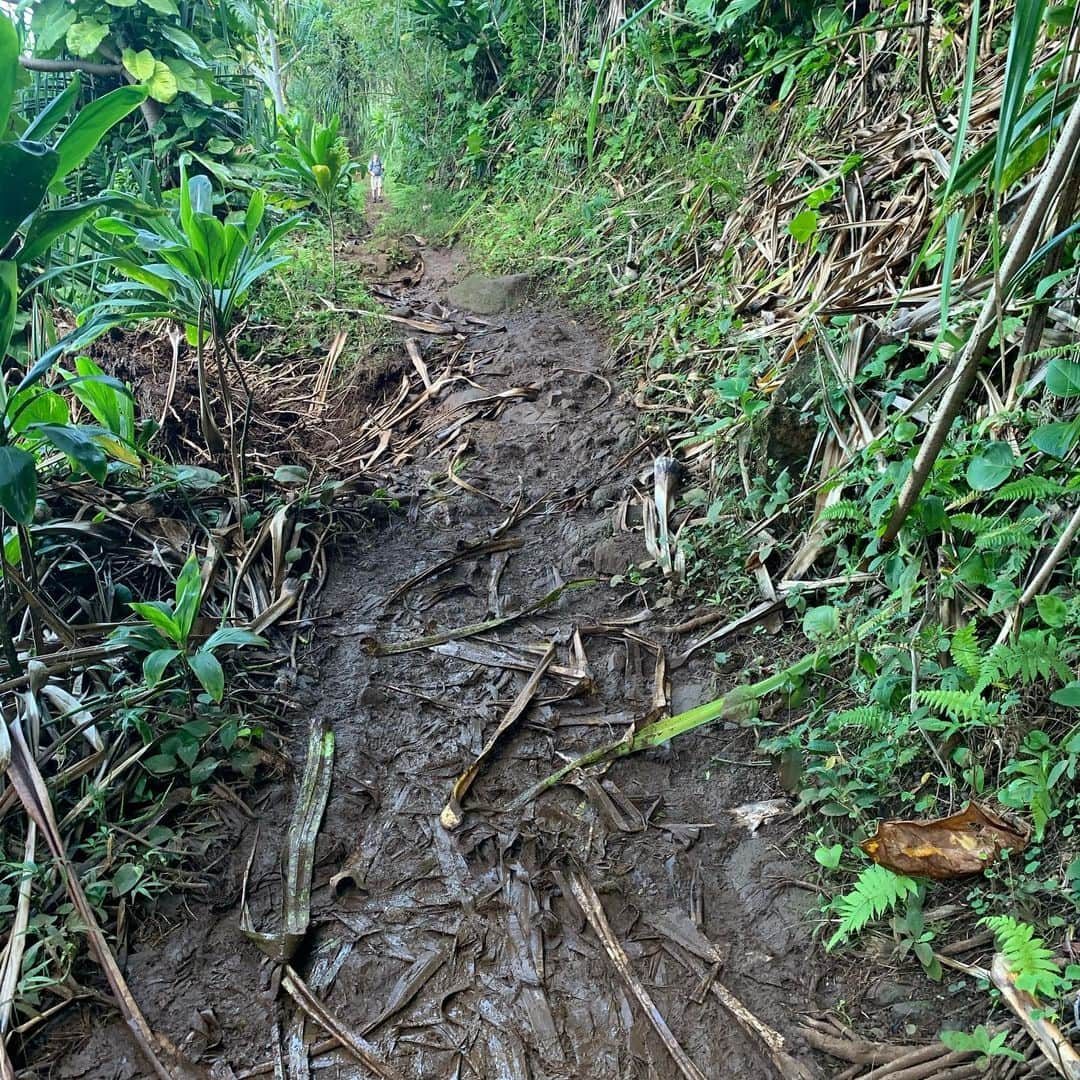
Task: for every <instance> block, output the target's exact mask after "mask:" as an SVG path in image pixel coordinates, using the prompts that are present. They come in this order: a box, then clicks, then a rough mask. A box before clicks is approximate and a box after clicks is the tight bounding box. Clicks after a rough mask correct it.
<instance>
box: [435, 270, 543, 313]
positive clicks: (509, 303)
mask: <svg viewBox="0 0 1080 1080" xmlns="http://www.w3.org/2000/svg"><path fill="white" fill-rule="evenodd" d="M531 284H532V278H531V277H530V276H529V275H528V274H503V275H500V276H498V277H488V276H487V275H486V274H470V275H469V276H468V277H467V278H465V280H464V281H462V282H460V283H459V284H457V285H454V286H453V287H452V288H451V289H450V291H449V293H448V294H447V295H448V296H449V299H450V303H451V304H453V305H454V307H458V308H463V309H464V310H465V311H472V312H475V313H476V314H477V315H498V314H499V313H500V312H503V311H513V310H515V309H516V308H519V307H521V305H522V304H523V303H524V302H525V301H526V299H528V295H529V286H530V285H531Z"/></svg>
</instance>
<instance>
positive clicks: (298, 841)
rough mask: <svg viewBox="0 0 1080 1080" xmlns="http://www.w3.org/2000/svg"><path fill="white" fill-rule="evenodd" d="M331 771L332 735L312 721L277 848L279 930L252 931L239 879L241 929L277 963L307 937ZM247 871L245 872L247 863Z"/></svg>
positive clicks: (249, 913) (332, 761) (331, 776)
mask: <svg viewBox="0 0 1080 1080" xmlns="http://www.w3.org/2000/svg"><path fill="white" fill-rule="evenodd" d="M333 773H334V733H333V732H332V731H329V730H327V729H326V728H325V726H324V725H322V724H319V723H313V724H312V725H311V731H310V733H309V736H308V752H307V761H306V762H305V765H304V775H303V779H302V780H301V782H300V789H299V791H298V792H297V796H296V805H295V806H294V807H293V814H292V820H291V821H290V822H289V828H288V831H287V832H286V834H285V843H284V847H283V850H282V873H283V877H284V891H283V893H282V897H281V909H282V911H281V929H280V930H278V931H276V932H270V933H260V932H259V931H256V930H255V927H254V925H253V923H252V920H251V912H250V911H249V910H248V906H247V896H246V892H247V875H246V874H245V876H244V890H243V893H242V895H241V899H240V912H241V913H240V929H241V930H242V931H243V932H244V934H245V935H246V936H247V938H248V939H249V940H251V941H253V942H254V943H255V944H256V945H258V947H259V948H260V949H261V950H262V951H263V952H264V953H266V954H267V956H269V957H271V959H273V960H275V961H277V962H278V963H284V962H286V961H288V960H289V959H291V957H292V956H293V954H294V953H295V952H296V950H297V949H298V948H299V947H300V944H301V942H302V941H303V940H304V938H305V937H306V936H307V930H308V926H309V925H310V922H311V877H312V872H313V869H314V865H315V841H316V839H317V838H318V835H319V826H320V825H321V824H322V818H323V814H324V813H325V811H326V801H327V799H328V798H329V795H330V782H331V780H332V779H333ZM252 855H254V847H253V848H252ZM248 868H249V870H250V863H249V867H248Z"/></svg>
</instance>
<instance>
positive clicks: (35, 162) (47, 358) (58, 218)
mask: <svg viewBox="0 0 1080 1080" xmlns="http://www.w3.org/2000/svg"><path fill="white" fill-rule="evenodd" d="M17 60H18V36H17V34H16V32H15V28H14V26H13V25H12V23H11V22H10V21H9V20H8V19H0V133H3V134H2V135H0V183H2V185H3V188H4V191H5V198H4V202H3V205H2V206H0V254H3V255H4V258H3V259H2V260H0V360H2V359H4V358H5V357H6V356H7V354H8V350H9V348H10V347H11V345H12V340H13V337H14V334H15V330H16V326H17V324H18V322H19V319H20V313H19V301H20V295H21V293H20V287H19V272H20V270H21V269H23V268H26V267H28V266H31V265H33V264H34V263H35V262H36V261H37V260H39V259H40V258H42V256H44V255H45V253H46V252H47V251H48V250H49V248H50V246H51V245H52V244H53V243H54V242H55V241H56V240H57V238H58V237H60V236H62V235H63V234H64V233H66V232H68V231H70V230H71V229H73V228H75V227H77V226H78V225H79V224H81V223H82V222H84V221H86V220H87V219H88V218H89V217H91V216H92V215H93V214H95V213H96V212H97V211H98V210H99V209H100V208H101V207H103V206H120V205H122V206H125V207H132V206H135V205H137V204H136V203H135V202H134V200H131V199H130V198H127V197H124V196H121V195H116V194H103V195H100V196H96V197H94V198H91V199H86V200H83V201H80V202H75V203H68V204H65V205H61V206H56V207H47V206H46V205H45V201H46V199H47V197H48V195H49V193H50V192H62V191H64V190H65V181H66V179H67V178H68V177H69V176H70V175H71V174H72V173H73V172H74V171H75V170H76V169H78V168H79V166H80V165H82V164H83V162H84V161H85V160H86V159H87V157H88V156H89V155H90V154H91V153H92V152H93V150H94V148H95V147H96V146H97V145H98V143H99V142H100V141H101V139H102V137H103V136H104V135H105V133H106V132H107V131H108V130H109V128H111V127H112V126H113V125H114V124H116V123H118V122H119V121H120V120H122V119H123V118H124V117H125V116H127V115H128V114H129V113H130V112H131V111H132V110H133V109H134V108H136V107H137V106H138V104H139V102H141V101H142V100H143V99H144V98H145V96H146V91H145V90H144V89H142V88H139V87H121V88H120V89H118V90H114V91H112V92H111V93H109V94H106V95H105V96H104V97H101V98H98V99H97V100H96V101H94V102H91V103H90V104H89V105H87V106H85V107H84V108H82V109H81V110H80V111H79V112H77V113H76V114H75V116H74V117H73V118H72V119H71V121H70V122H68V123H66V124H65V125H64V129H63V131H62V132H61V134H60V135H59V137H58V138H56V139H55V141H53V142H52V143H48V142H46V141H45V140H46V139H48V138H49V137H50V136H51V135H52V134H53V132H54V131H55V129H56V128H57V127H58V126H60V125H61V124H62V123H63V122H64V121H65V119H66V117H67V115H68V113H69V112H70V111H71V109H72V106H73V104H74V102H75V100H76V98H77V96H78V91H79V83H78V80H77V79H75V80H73V81H72V83H71V84H70V85H69V86H68V87H67V88H66V89H65V90H64V91H63V92H62V93H61V94H60V95H58V96H57V97H56V98H55V99H54V100H53V101H52V102H51V103H50V104H49V105H48V106H46V108H45V109H44V110H43V111H42V112H41V113H40V114H38V115H37V116H36V117H35V118H34V119H33V120H31V121H30V122H29V123H24V122H23V121H21V119H18V118H15V117H14V116H13V114H12V105H13V101H14V92H15V83H16V71H17ZM13 128H18V129H19V130H20V132H21V134H20V137H18V138H15V137H13V136H12V134H11V131H12V129H13ZM64 347H65V344H64V343H63V342H61V343H60V344H58V345H57V346H54V347H53V348H51V349H49V350H47V351H46V352H45V353H44V354H43V355H42V356H40V357H39V358H38V359H37V360H36V362H34V363H33V364H31V365H30V367H29V370H27V371H25V372H24V373H21V374H20V373H19V372H18V371H17V369H13V368H9V367H8V366H7V365H5V366H4V367H3V369H2V371H0V506H2V507H3V509H4V510H5V511H6V512H7V513H8V514H9V515H10V517H11V518H12V519H13V520H14V521H15V522H17V523H18V524H19V525H21V526H25V525H27V524H29V522H30V520H31V518H32V516H33V512H34V505H35V500H36V498H37V480H38V478H37V468H38V454H39V451H40V449H41V448H42V447H44V446H45V445H49V446H52V447H53V448H55V449H56V450H59V451H61V453H62V454H64V455H66V457H67V459H69V460H70V461H72V462H74V463H75V464H76V465H77V467H80V468H83V469H85V470H86V471H87V472H88V473H89V474H90V475H91V476H93V477H94V478H95V479H97V480H99V481H100V480H104V478H105V473H106V468H107V464H106V458H105V453H104V450H103V445H102V442H101V440H100V439H99V436H100V435H101V434H102V432H101V431H100V430H96V429H94V428H91V427H86V426H81V425H73V424H71V423H70V422H69V420H70V416H69V409H68V404H67V402H66V401H65V400H64V398H63V396H62V395H61V394H60V393H59V392H58V391H59V390H61V389H64V388H65V387H72V388H75V387H80V393H82V394H84V395H85V396H86V397H90V396H93V394H95V393H99V394H101V395H105V394H118V395H120V396H121V397H123V396H125V395H126V393H127V392H126V390H125V388H124V387H123V385H122V384H120V383H118V382H116V381H115V380H111V379H108V378H106V377H105V375H104V373H102V372H101V371H100V370H98V371H96V372H95V371H90V370H86V371H84V372H80V373H77V374H75V375H69V376H68V377H66V378H65V379H63V380H62V381H61V382H59V383H56V384H54V385H53V386H51V387H43V386H42V385H40V384H41V382H42V379H43V378H44V377H45V375H46V374H47V373H48V371H49V369H50V368H51V367H52V366H53V364H55V362H56V360H57V359H58V357H59V356H60V354H61V352H62V351H63V348H64ZM91 384H96V386H97V387H98V390H97V391H95V390H91V389H90V386H91ZM102 400H104V397H103V398H102ZM106 434H107V433H106ZM114 434H118V432H117V433H114ZM112 449H113V450H114V451H115V450H119V452H120V454H121V456H123V454H124V451H123V450H121V449H120V448H119V447H118V446H117V445H116V444H115V442H114V443H113V445H112ZM23 539H24V542H26V545H27V549H28V547H29V543H28V536H24V538H23Z"/></svg>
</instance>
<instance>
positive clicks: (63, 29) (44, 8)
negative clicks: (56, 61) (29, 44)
mask: <svg viewBox="0 0 1080 1080" xmlns="http://www.w3.org/2000/svg"><path fill="white" fill-rule="evenodd" d="M78 17H79V16H78V12H77V11H76V10H75V8H74V7H72V6H71V5H70V4H68V3H67V2H66V0H44V2H43V3H41V4H35V5H34V14H33V18H32V19H31V20H30V26H31V28H32V29H33V31H34V49H35V51H40V52H49V51H50V50H51V49H52V48H53V47H54V46H55V45H57V44H58V43H59V42H60V40H61V39H62V38H63V37H64V35H65V34H66V33H67V31H68V27H69V26H71V24H72V23H73V22H74V21H75V20H76V19H77V18H78Z"/></svg>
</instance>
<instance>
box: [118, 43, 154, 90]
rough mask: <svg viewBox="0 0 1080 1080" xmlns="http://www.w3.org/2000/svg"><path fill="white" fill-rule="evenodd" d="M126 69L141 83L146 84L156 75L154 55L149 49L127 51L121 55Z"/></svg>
mask: <svg viewBox="0 0 1080 1080" xmlns="http://www.w3.org/2000/svg"><path fill="white" fill-rule="evenodd" d="M121 58H122V60H123V62H124V67H125V68H127V70H128V71H129V72H130V73H131V75H132V77H133V78H135V79H138V81H139V82H145V81H146V80H147V79H149V78H150V77H151V76H152V75H153V74H154V64H155V62H156V61H155V60H154V54H153V53H152V52H151V51H150V50H149V49H140V50H139V51H138V52H136V51H135V50H134V49H125V50H124V51H123V53H122V54H121Z"/></svg>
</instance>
